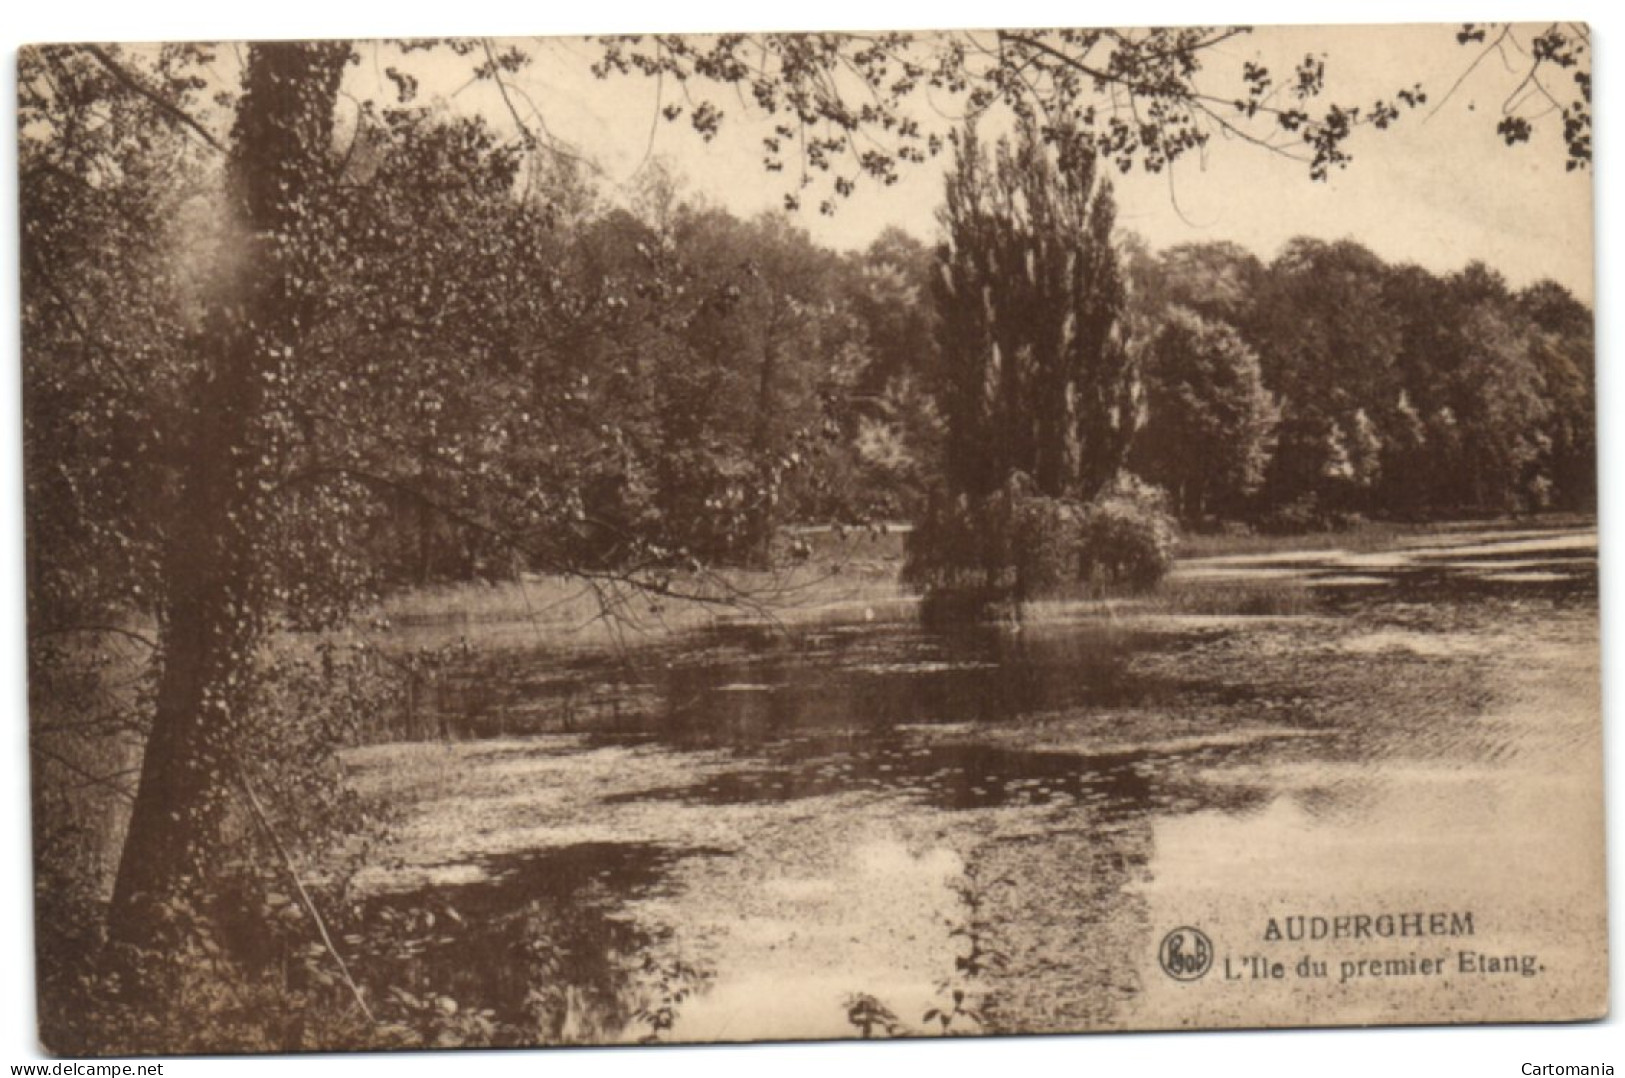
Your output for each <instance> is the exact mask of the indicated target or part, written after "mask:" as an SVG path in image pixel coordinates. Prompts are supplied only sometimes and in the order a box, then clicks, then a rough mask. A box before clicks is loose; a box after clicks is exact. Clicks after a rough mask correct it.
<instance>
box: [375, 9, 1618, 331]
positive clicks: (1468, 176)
mask: <svg viewBox="0 0 1625 1078" xmlns="http://www.w3.org/2000/svg"><path fill="white" fill-rule="evenodd" d="M1458 25H1459V24H1436V25H1423V26H1389V27H1335V28H1326V27H1319V28H1315V27H1310V28H1263V29H1259V30H1256V31H1255V32H1254V33H1253V34H1252V35H1250V36H1247V37H1242V38H1238V39H1234V40H1233V41H1232V42H1229V43H1226V45H1224V46H1221V49H1222V52H1219V53H1217V54H1216V55H1215V56H1214V57H1213V59H1212V60H1211V61H1210V62H1209V68H1210V70H1211V72H1212V82H1211V83H1210V84H1209V85H1210V86H1212V87H1213V88H1215V89H1222V92H1224V93H1226V94H1229V93H1231V92H1234V89H1235V87H1236V85H1237V82H1236V80H1235V79H1234V78H1229V79H1227V78H1226V77H1225V72H1223V71H1221V70H1220V69H1219V68H1220V65H1233V66H1234V68H1236V69H1239V67H1240V65H1241V63H1242V62H1243V61H1246V60H1253V61H1256V62H1260V63H1263V64H1265V65H1266V66H1268V67H1269V68H1270V70H1271V71H1272V72H1274V73H1275V74H1276V75H1277V77H1278V79H1284V78H1286V77H1288V76H1289V75H1290V72H1291V70H1292V68H1293V67H1294V65H1295V64H1296V62H1297V61H1298V60H1299V59H1301V58H1302V57H1303V56H1304V55H1305V54H1306V53H1310V52H1313V53H1317V54H1324V55H1325V56H1326V60H1327V94H1326V97H1325V100H1332V101H1337V102H1338V103H1345V104H1346V103H1357V104H1360V105H1362V106H1366V105H1369V104H1370V102H1371V101H1373V100H1375V99H1376V98H1377V97H1379V96H1381V97H1385V98H1388V97H1391V96H1392V94H1393V92H1394V91H1395V90H1398V89H1400V88H1402V87H1406V86H1409V85H1410V84H1411V83H1414V82H1421V83H1422V84H1423V88H1424V89H1425V90H1426V91H1427V92H1428V94H1429V98H1430V99H1429V102H1428V104H1427V105H1426V106H1424V107H1423V108H1421V109H1418V110H1415V111H1411V112H1407V113H1406V114H1405V115H1404V116H1403V117H1402V119H1401V120H1400V121H1399V122H1398V123H1397V124H1396V125H1395V126H1394V127H1393V128H1391V129H1390V130H1388V131H1384V132H1378V131H1374V130H1370V129H1365V130H1361V131H1360V132H1358V133H1357V134H1356V135H1355V136H1354V138H1353V139H1352V140H1351V141H1350V143H1349V149H1350V150H1351V152H1352V153H1353V155H1354V162H1353V163H1352V164H1351V165H1350V166H1349V167H1348V169H1346V170H1344V171H1341V172H1336V173H1334V174H1333V176H1332V178H1331V179H1330V180H1329V181H1328V182H1325V183H1315V182H1311V181H1310V180H1309V178H1308V169H1307V166H1306V165H1304V164H1303V163H1301V162H1299V161H1293V160H1288V159H1285V158H1282V157H1279V156H1276V155H1273V154H1271V153H1269V152H1267V151H1264V150H1261V149H1259V148H1257V147H1255V146H1250V145H1246V144H1244V143H1241V142H1239V141H1237V140H1233V139H1231V140H1226V139H1225V138H1223V137H1222V136H1216V137H1215V138H1214V140H1213V142H1212V143H1211V144H1210V146H1209V148H1208V151H1207V153H1206V154H1205V155H1204V158H1202V159H1198V158H1197V157H1195V156H1191V157H1187V158H1185V159H1182V160H1181V161H1180V162H1179V164H1178V166H1177V168H1176V169H1175V170H1174V171H1173V173H1172V174H1171V175H1169V174H1163V175H1160V176H1149V175H1146V174H1144V173H1141V172H1139V171H1136V172H1134V173H1133V174H1131V175H1129V176H1126V177H1124V176H1118V177H1116V179H1115V182H1116V184H1117V191H1118V201H1119V223H1120V225H1121V226H1122V227H1124V228H1127V229H1132V230H1133V231H1135V232H1138V233H1140V234H1141V235H1142V236H1144V237H1145V238H1146V239H1147V240H1148V241H1149V242H1150V243H1151V245H1152V246H1153V247H1157V248H1161V247H1166V246H1169V245H1172V244H1175V243H1181V242H1192V241H1207V240H1234V241H1236V242H1239V243H1241V244H1243V245H1244V246H1246V247H1248V248H1250V249H1252V250H1253V251H1255V252H1256V253H1258V254H1259V255H1260V256H1262V257H1264V258H1266V259H1267V258H1269V257H1271V256H1273V255H1274V254H1275V252H1276V251H1277V250H1278V249H1279V248H1280V246H1281V245H1282V244H1283V243H1284V242H1285V241H1286V240H1288V239H1290V238H1291V237H1293V236H1296V235H1310V236H1319V237H1323V238H1328V239H1338V238H1342V237H1345V236H1348V237H1353V238H1355V239H1357V240H1359V241H1360V242H1362V243H1364V244H1366V245H1367V246H1369V247H1370V248H1372V249H1373V250H1374V251H1376V252H1377V253H1378V254H1380V255H1381V256H1383V257H1384V258H1386V259H1388V260H1390V261H1414V262H1417V263H1420V264H1422V265H1424V266H1426V267H1427V268H1429V269H1432V270H1434V271H1441V272H1442V271H1449V270H1454V269H1459V268H1460V267H1461V266H1462V265H1464V264H1465V263H1466V262H1468V261H1470V260H1472V259H1482V260H1483V261H1485V262H1487V263H1489V264H1490V265H1492V266H1494V267H1495V268H1497V269H1499V270H1500V271H1501V272H1503V273H1504V274H1506V276H1507V277H1508V278H1509V279H1510V280H1511V281H1512V283H1513V284H1514V285H1522V284H1526V283H1529V282H1531V281H1534V280H1537V279H1539V278H1542V277H1551V278H1554V279H1555V280H1557V281H1559V282H1560V283H1562V284H1564V285H1566V286H1567V287H1569V288H1570V289H1571V290H1572V291H1574V292H1575V293H1576V294H1577V295H1578V296H1580V297H1581V298H1583V299H1585V300H1588V301H1590V300H1592V299H1593V297H1594V294H1595V289H1594V285H1593V271H1592V264H1593V257H1592V233H1591V228H1592V226H1591V220H1592V211H1591V203H1592V193H1591V191H1592V188H1591V175H1590V173H1589V172H1588V171H1582V172H1575V173H1570V172H1566V171H1565V170H1564V167H1563V165H1564V152H1563V147H1562V142H1561V139H1560V137H1559V128H1560V126H1561V124H1560V120H1559V119H1558V117H1556V116H1555V115H1553V116H1547V117H1545V118H1544V122H1543V123H1542V122H1537V124H1536V137H1535V139H1534V141H1533V142H1532V143H1530V144H1529V145H1525V146H1520V147H1512V148H1509V147H1507V146H1505V145H1504V144H1503V143H1502V141H1501V139H1500V137H1499V136H1498V135H1497V134H1496V133H1495V123H1496V120H1497V119H1498V117H1499V115H1500V111H1501V107H1502V104H1503V102H1504V100H1505V98H1506V97H1507V95H1508V93H1509V91H1510V90H1511V89H1512V88H1513V86H1514V85H1515V84H1516V83H1517V81H1518V78H1519V75H1520V74H1521V73H1519V74H1512V73H1509V71H1508V69H1507V68H1506V67H1505V66H1504V64H1503V63H1502V62H1501V61H1500V60H1498V59H1497V58H1495V57H1491V58H1490V59H1488V60H1486V61H1485V62H1484V63H1483V64H1481V65H1480V66H1479V67H1478V69H1477V70H1475V71H1474V72H1473V73H1472V75H1471V76H1470V77H1469V78H1468V79H1467V80H1466V81H1465V82H1464V83H1463V84H1462V85H1461V86H1460V88H1459V89H1457V90H1456V92H1455V93H1454V95H1452V96H1451V98H1450V100H1449V101H1447V102H1445V103H1444V104H1443V106H1442V108H1439V110H1438V112H1437V113H1436V114H1433V115H1431V116H1430V115H1429V114H1430V113H1432V112H1433V110H1434V108H1435V106H1436V105H1438V102H1439V100H1440V99H1441V98H1443V97H1444V96H1445V93H1446V91H1447V90H1448V89H1449V87H1450V85H1451V84H1452V83H1453V82H1455V80H1456V79H1457V78H1458V77H1459V76H1460V75H1461V74H1462V73H1463V72H1464V71H1465V70H1466V69H1467V68H1468V65H1469V64H1470V62H1471V60H1472V58H1473V57H1474V55H1476V53H1475V52H1474V51H1473V50H1471V49H1470V48H1464V47H1462V46H1460V45H1458V44H1457V43H1456V41H1455V37H1454V35H1455V31H1456V29H1457V27H1458ZM1528 36H1529V35H1527V34H1526V35H1524V37H1525V38H1526V39H1527V37H1528ZM520 43H521V44H523V45H525V46H526V47H527V48H529V49H530V50H531V51H532V52H534V53H535V54H536V57H537V59H536V62H535V63H534V64H533V65H532V67H531V68H529V69H528V70H527V71H525V72H524V73H523V74H522V75H520V76H519V78H518V82H519V84H520V85H521V86H522V87H523V88H524V89H525V91H526V93H527V94H528V96H529V97H530V98H531V99H532V100H533V101H534V102H535V104H536V106H537V107H538V108H539V109H540V110H541V111H542V112H543V113H544V114H545V116H546V118H547V122H548V125H549V127H550V129H551V130H552V132H553V133H554V134H555V135H557V136H558V137H560V138H561V139H563V140H565V141H567V142H569V143H571V144H573V145H576V146H578V147H580V148H581V149H582V150H583V151H584V152H585V153H586V154H588V155H590V156H591V157H593V158H594V159H595V160H596V161H597V162H598V163H599V165H600V166H601V167H602V169H603V177H602V180H601V182H602V184H603V186H604V187H605V189H606V190H608V191H614V190H615V189H616V187H617V185H624V184H629V183H631V182H632V181H633V180H634V179H635V177H636V175H637V172H638V169H639V167H640V166H641V165H642V164H643V163H644V162H645V161H647V160H649V159H650V157H651V156H653V157H656V158H660V159H664V160H666V161H668V162H670V163H671V164H673V165H675V166H676V169H677V170H678V171H679V172H680V173H681V174H682V175H683V176H684V177H685V178H686V180H687V181H688V189H689V190H690V191H692V192H695V193H698V194H701V195H703V196H704V197H705V198H707V199H709V200H711V201H714V202H717V203H720V204H722V205H724V206H726V207H728V208H729V209H731V210H733V211H734V212H736V213H739V214H742V215H750V214H754V213H757V212H760V211H762V210H768V209H777V208H778V207H779V206H781V205H782V202H783V197H784V195H785V193H786V192H787V191H791V190H793V189H794V181H793V180H792V179H790V178H789V173H788V172H786V173H780V174H769V173H767V172H765V171H764V170H763V168H762V165H761V151H760V139H761V137H762V135H763V134H765V133H766V132H767V128H766V124H765V122H764V121H763V120H762V119H761V118H760V117H759V116H758V115H756V114H753V113H752V112H751V111H750V109H749V108H747V107H745V106H744V105H743V104H742V103H741V102H740V101H738V100H737V99H735V98H733V96H732V93H731V91H727V90H722V91H713V92H712V93H713V99H714V100H715V101H716V102H717V103H718V105H719V106H720V107H722V108H723V109H724V111H725V113H726V119H725V121H724V125H723V133H722V135H721V136H720V137H719V138H718V139H717V140H716V141H715V142H713V143H711V144H709V145H707V144H705V143H703V142H701V140H700V139H699V138H698V137H697V136H696V135H695V133H694V132H693V131H692V129H690V128H689V127H688V125H687V122H686V119H684V120H680V121H678V122H677V123H676V124H668V123H665V122H664V121H661V122H659V123H657V124H656V123H651V121H652V119H653V117H654V115H655V85H654V83H653V81H652V80H649V79H646V78H644V77H642V76H633V77H617V78H614V79H612V80H611V81H609V82H601V81H598V80H596V79H593V78H592V77H591V76H590V75H588V74H587V65H588V64H589V63H590V62H591V60H592V58H593V56H594V50H593V48H592V46H591V45H590V43H587V42H583V41H581V40H579V39H553V40H551V41H549V42H547V44H546V45H545V46H544V47H541V48H538V47H537V43H536V40H535V39H529V40H526V41H523V42H520ZM387 62H388V61H387V60H386V61H384V63H387ZM420 62H421V61H420ZM434 62H435V63H437V64H443V65H446V67H445V69H444V72H443V73H441V74H437V75H433V76H430V77H426V78H425V80H424V81H425V94H426V96H434V95H436V94H443V95H447V96H449V95H450V94H451V92H452V90H453V89H455V88H457V87H463V86H465V84H466V82H467V77H466V72H467V70H468V67H469V63H470V61H468V60H466V59H459V58H454V57H449V56H444V57H442V58H441V59H439V60H436V61H434ZM373 66H375V65H373V64H370V63H363V65H361V69H360V70H359V71H358V79H361V80H362V81H363V84H365V83H366V82H367V81H369V80H370V81H374V82H375V81H376V78H377V76H376V75H368V74H367V71H368V70H369V69H370V68H372V67H373ZM377 66H381V65H377ZM666 92H667V97H666V100H668V101H669V100H671V99H672V98H671V94H670V85H669V83H668V86H667V91H666ZM448 103H449V104H451V105H452V107H454V108H455V109H456V110H458V111H464V110H469V109H476V110H478V111H481V112H483V113H485V114H487V115H488V116H491V117H493V121H494V122H500V123H508V122H509V121H507V119H506V116H507V110H506V108H505V107H504V106H503V105H502V103H501V101H500V99H499V98H498V97H497V96H496V91H495V89H494V88H493V87H492V86H490V85H489V84H476V85H474V86H467V87H466V88H464V89H462V90H461V92H460V93H457V94H456V96H455V97H451V98H450V100H449V102H448ZM521 108H522V109H525V110H526V111H528V106H525V105H524V104H523V103H521ZM925 115H927V116H929V115H930V114H929V112H927V113H925ZM938 122H939V123H940V122H941V121H940V120H939V121H938ZM510 126H511V125H510ZM945 162H946V155H945V156H944V157H943V158H941V159H938V160H937V161H934V162H928V163H927V164H925V165H920V166H907V167H905V170H904V174H903V180H902V182H900V183H899V184H897V185H896V186H894V187H891V188H882V187H881V186H879V185H878V184H876V183H873V182H872V181H868V180H866V179H865V180H860V184H859V188H858V191H857V193H856V195H854V196H853V197H852V198H850V199H847V200H843V201H842V202H841V204H840V207H839V210H838V212H837V213H836V215H835V216H834V217H833V218H830V217H825V216H822V215H820V214H819V213H818V212H817V209H816V206H817V202H818V201H819V199H820V198H822V197H823V196H824V194H826V193H827V190H828V188H827V184H826V185H825V186H823V187H814V188H813V189H811V190H810V192H809V194H808V197H805V198H804V199H803V204H804V208H803V209H802V210H801V211H800V212H798V213H797V214H796V215H795V217H796V219H797V221H798V223H800V224H801V225H802V226H803V227H805V228H807V229H808V230H809V231H810V232H811V233H812V234H813V235H814V237H815V238H817V239H818V240H820V241H822V242H824V243H826V244H829V245H831V246H835V247H840V248H853V247H861V246H863V245H866V244H867V243H868V242H869V241H870V240H871V239H872V238H873V237H874V236H875V235H876V234H877V233H878V232H879V231H880V229H881V228H883V227H885V226H886V225H891V224H895V225H898V226H901V227H903V228H904V229H906V230H907V231H909V232H911V233H914V234H915V235H917V236H919V237H920V238H922V239H930V238H931V237H932V236H933V235H934V234H935V232H936V227H937V226H936V221H935V212H936V209H937V207H938V205H940V203H941V200H942V195H941V190H942V168H943V165H944V164H945Z"/></svg>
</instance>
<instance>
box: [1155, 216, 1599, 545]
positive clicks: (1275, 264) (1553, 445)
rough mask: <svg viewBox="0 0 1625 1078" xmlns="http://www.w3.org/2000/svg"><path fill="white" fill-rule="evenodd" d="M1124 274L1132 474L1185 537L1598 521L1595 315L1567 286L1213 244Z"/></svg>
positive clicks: (1301, 250) (1351, 249) (1318, 247)
mask: <svg viewBox="0 0 1625 1078" xmlns="http://www.w3.org/2000/svg"><path fill="white" fill-rule="evenodd" d="M1131 267H1132V269H1131V273H1132V276H1133V278H1134V280H1135V283H1136V299H1135V303H1136V305H1137V307H1138V308H1139V313H1138V315H1137V317H1138V320H1139V324H1140V325H1142V326H1143V327H1145V334H1146V336H1145V350H1144V353H1143V362H1144V365H1145V377H1146V380H1147V386H1148V391H1147V396H1148V401H1149V407H1148V415H1147V422H1146V426H1145V429H1144V430H1143V431H1142V433H1141V436H1140V438H1139V440H1138V442H1137V444H1136V448H1135V453H1134V458H1133V460H1132V462H1131V463H1132V465H1133V466H1134V467H1135V468H1136V469H1137V470H1139V471H1140V472H1141V474H1143V475H1144V476H1145V477H1146V478H1148V479H1150V480H1152V481H1154V482H1157V483H1160V484H1162V485H1164V486H1165V487H1167V489H1168V490H1169V491H1170V492H1172V493H1173V494H1174V495H1175V497H1176V503H1177V504H1178V506H1179V508H1180V510H1181V512H1182V515H1183V516H1184V517H1185V518H1186V519H1187V520H1188V521H1190V522H1192V523H1199V522H1202V521H1204V520H1206V521H1212V520H1215V519H1221V518H1224V519H1232V520H1245V521H1252V522H1255V523H1259V524H1263V525H1265V526H1270V527H1279V528H1286V529H1291V528H1300V529H1301V528H1306V527H1312V526H1315V525H1317V524H1324V523H1326V522H1327V521H1328V520H1330V519H1332V518H1333V517H1336V516H1339V515H1347V514H1353V513H1358V514H1366V515H1379V516H1399V517H1425V516H1445V515H1451V514H1456V515H1460V514H1469V515H1471V514H1494V513H1503V512H1510V511H1521V510H1536V509H1545V508H1569V509H1583V508H1587V507H1590V506H1592V505H1593V503H1594V500H1595V495H1596V485H1595V483H1596V480H1595V462H1594V456H1595V436H1596V426H1595V396H1594V380H1595V378H1594V376H1595V371H1594V350H1593V340H1592V316H1591V312H1590V310H1589V308H1588V307H1587V306H1586V305H1585V304H1583V303H1581V302H1580V301H1579V300H1577V299H1576V298H1575V297H1574V296H1573V295H1572V294H1570V293H1569V292H1568V291H1567V290H1566V289H1564V288H1563V287H1562V286H1560V285H1558V284H1556V283H1554V282H1551V281H1542V282H1538V283H1536V284H1533V285H1530V286H1527V287H1525V288H1523V289H1514V288H1512V287H1511V286H1509V285H1508V284H1507V282H1506V280H1505V279H1504V278H1503V277H1502V276H1501V275H1500V274H1499V273H1497V272H1496V271H1495V270H1493V269H1491V268H1490V267H1487V266H1485V265H1483V264H1480V263H1473V264H1470V265H1468V266H1465V267H1464V268H1462V269H1461V270H1459V271H1456V272H1454V273H1447V274H1443V275H1440V274H1435V273H1432V272H1429V271H1428V270H1425V269H1423V268H1421V267H1418V266H1415V265H1391V264H1388V263H1385V262H1384V261H1383V260H1382V259H1380V258H1379V257H1378V256H1377V255H1375V254H1373V253H1372V252H1371V251H1369V250H1367V249H1366V248H1364V247H1362V246H1361V245H1360V244H1359V243H1357V242H1355V241H1353V240H1342V241H1336V242H1330V241H1325V240H1318V239H1310V238H1299V239H1296V240H1293V241H1292V242H1290V243H1289V244H1287V245H1286V246H1285V247H1284V248H1283V249H1282V250H1281V251H1280V253H1279V254H1278V255H1277V256H1276V257H1275V258H1274V260H1272V261H1270V262H1268V263H1265V262H1263V261H1261V260H1259V259H1258V258H1257V257H1256V256H1254V255H1253V254H1251V253H1250V252H1247V251H1244V250H1242V249H1241V248H1239V247H1237V246H1235V245H1233V244H1227V243H1213V244H1197V245H1186V246H1179V247H1174V248H1172V249H1170V250H1168V251H1165V252H1163V253H1161V254H1160V255H1155V256H1153V255H1150V254H1147V253H1146V252H1144V251H1143V250H1136V252H1135V253H1134V255H1133V257H1132V259H1131Z"/></svg>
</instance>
